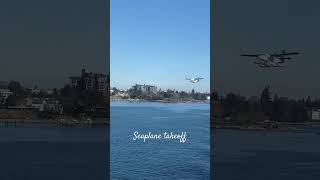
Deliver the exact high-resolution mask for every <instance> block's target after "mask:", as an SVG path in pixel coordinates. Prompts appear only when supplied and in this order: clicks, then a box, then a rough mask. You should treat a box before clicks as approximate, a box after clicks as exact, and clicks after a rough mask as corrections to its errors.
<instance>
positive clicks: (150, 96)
mask: <svg viewBox="0 0 320 180" xmlns="http://www.w3.org/2000/svg"><path fill="white" fill-rule="evenodd" d="M118 92H119V90H118V89H117V88H113V94H117V93H118ZM209 95H210V94H209V93H200V92H195V90H194V89H193V90H192V91H191V92H190V93H188V92H185V91H177V90H172V89H168V90H166V91H163V90H161V89H160V90H159V91H157V92H156V93H145V92H142V91H140V90H135V89H129V90H128V96H127V97H126V98H131V99H144V100H166V101H191V100H199V101H202V100H206V99H207V97H208V96H209Z"/></svg>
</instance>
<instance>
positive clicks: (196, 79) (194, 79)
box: [186, 77, 204, 83]
mask: <svg viewBox="0 0 320 180" xmlns="http://www.w3.org/2000/svg"><path fill="white" fill-rule="evenodd" d="M201 79H204V78H202V77H196V78H186V80H188V81H190V82H192V83H198V82H199V81H200V80H201Z"/></svg>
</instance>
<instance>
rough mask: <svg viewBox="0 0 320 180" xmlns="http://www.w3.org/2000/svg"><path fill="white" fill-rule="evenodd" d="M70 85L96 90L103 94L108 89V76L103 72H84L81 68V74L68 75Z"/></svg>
mask: <svg viewBox="0 0 320 180" xmlns="http://www.w3.org/2000/svg"><path fill="white" fill-rule="evenodd" d="M69 80H70V86H71V87H74V88H80V89H81V90H92V89H94V90H96V91H98V92H101V93H103V94H105V93H106V92H107V89H108V84H107V83H108V77H107V75H105V74H100V73H92V72H90V73H89V72H86V71H85V69H82V71H81V76H71V77H69Z"/></svg>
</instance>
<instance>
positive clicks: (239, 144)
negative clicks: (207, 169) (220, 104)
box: [211, 127, 320, 180]
mask: <svg viewBox="0 0 320 180" xmlns="http://www.w3.org/2000/svg"><path fill="white" fill-rule="evenodd" d="M319 132H320V128H319V127H312V128H306V129H305V130H304V131H302V132H262V131H237V130H216V131H215V132H212V133H211V141H212V144H213V146H212V148H213V149H212V150H211V151H212V156H211V158H212V164H211V166H212V167H213V173H212V174H211V175H212V179H216V180H220V179H222V180H242V179H243V180H257V179H259V180H270V179H272V180H287V179H290V180H318V179H320V135H319V134H317V133H319Z"/></svg>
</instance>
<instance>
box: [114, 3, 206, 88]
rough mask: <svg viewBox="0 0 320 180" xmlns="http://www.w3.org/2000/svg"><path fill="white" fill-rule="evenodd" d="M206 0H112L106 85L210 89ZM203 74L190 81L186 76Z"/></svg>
mask: <svg viewBox="0 0 320 180" xmlns="http://www.w3.org/2000/svg"><path fill="white" fill-rule="evenodd" d="M209 2H210V1H209V0H134V1H133V0H111V6H110V10H111V17H110V23H111V24H110V32H111V33H110V50H111V55H110V57H111V58H110V71H111V86H116V87H119V88H124V89H127V88H130V87H131V86H132V85H133V84H135V83H142V84H144V83H145V84H152V85H156V86H158V87H160V88H161V89H168V88H171V89H176V90H185V91H191V90H192V88H194V89H195V90H197V91H207V92H209V89H210V7H209ZM193 76H201V77H204V78H205V79H204V80H203V81H200V83H198V84H191V83H189V82H188V81H186V80H185V78H186V77H193Z"/></svg>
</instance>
